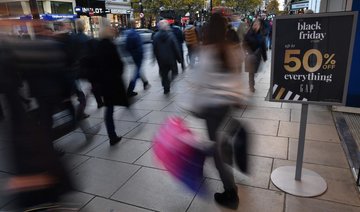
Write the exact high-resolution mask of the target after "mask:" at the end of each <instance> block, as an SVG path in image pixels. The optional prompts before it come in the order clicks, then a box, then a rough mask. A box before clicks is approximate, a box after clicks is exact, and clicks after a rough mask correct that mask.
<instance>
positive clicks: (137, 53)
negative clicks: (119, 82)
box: [126, 20, 150, 97]
mask: <svg viewBox="0 0 360 212" xmlns="http://www.w3.org/2000/svg"><path fill="white" fill-rule="evenodd" d="M130 25H131V29H129V30H128V31H127V32H126V50H127V51H128V52H129V53H130V55H131V57H132V59H133V61H134V64H135V70H134V75H133V77H132V79H131V81H130V84H129V87H128V90H127V94H128V96H129V97H132V96H136V95H137V92H134V89H135V86H136V81H137V80H138V79H139V78H141V80H142V82H143V86H144V90H147V89H149V88H150V84H149V81H148V80H147V79H146V77H145V75H144V73H143V72H142V71H141V65H142V62H143V59H144V50H143V42H142V40H141V37H140V35H139V33H138V32H137V31H136V30H135V27H136V24H135V20H131V21H130Z"/></svg>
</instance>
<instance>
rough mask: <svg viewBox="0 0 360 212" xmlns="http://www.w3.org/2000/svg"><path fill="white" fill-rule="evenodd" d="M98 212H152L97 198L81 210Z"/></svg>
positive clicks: (83, 211)
mask: <svg viewBox="0 0 360 212" xmlns="http://www.w3.org/2000/svg"><path fill="white" fill-rule="evenodd" d="M96 211H106V212H107V211H109V212H110V211H111V212H112V211H113V212H115V211H119V212H120V211H121V212H147V211H152V210H147V209H144V208H139V207H135V206H132V205H127V204H124V203H121V202H118V201H114V200H108V199H104V198H101V197H95V198H94V199H93V200H91V202H90V203H89V204H87V205H86V207H84V208H83V209H81V210H80V212H96Z"/></svg>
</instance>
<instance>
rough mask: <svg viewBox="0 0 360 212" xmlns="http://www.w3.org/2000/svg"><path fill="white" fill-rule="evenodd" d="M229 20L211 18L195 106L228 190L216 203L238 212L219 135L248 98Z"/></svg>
mask: <svg viewBox="0 0 360 212" xmlns="http://www.w3.org/2000/svg"><path fill="white" fill-rule="evenodd" d="M226 32H227V20H226V19H225V18H224V17H222V16H221V14H218V13H215V14H213V15H212V16H211V18H210V21H209V23H208V26H207V29H206V36H205V40H204V46H202V48H201V51H200V62H199V66H198V69H197V72H195V73H194V77H193V80H194V85H195V86H196V87H197V89H196V91H195V92H194V96H193V98H192V99H193V100H192V104H193V106H192V107H193V109H194V110H195V115H196V116H197V117H199V118H203V119H205V122H206V126H207V131H208V135H209V138H210V140H211V141H213V142H215V144H214V155H213V157H214V161H215V166H216V168H217V170H218V172H219V175H220V179H221V181H222V183H223V186H224V192H222V193H215V194H214V199H215V201H216V202H217V203H218V204H220V205H222V206H224V207H227V208H231V209H236V208H237V207H238V204H239V197H238V194H237V186H236V184H235V181H234V176H233V173H232V169H231V168H230V167H228V166H227V165H226V164H225V158H224V156H223V155H222V148H221V147H222V146H223V144H222V143H223V139H220V137H219V135H218V131H219V128H220V126H221V125H222V123H223V122H224V120H225V119H226V117H227V115H228V114H229V112H230V109H231V107H233V106H236V105H239V104H241V103H242V100H243V98H244V94H243V89H242V87H241V78H240V77H241V75H240V74H239V73H238V72H237V66H238V64H237V63H238V62H239V58H238V57H239V54H237V53H236V51H234V48H233V47H234V46H233V43H231V42H228V41H227V40H226Z"/></svg>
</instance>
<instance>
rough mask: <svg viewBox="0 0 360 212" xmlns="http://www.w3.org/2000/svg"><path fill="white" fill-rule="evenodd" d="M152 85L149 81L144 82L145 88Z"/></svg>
mask: <svg viewBox="0 0 360 212" xmlns="http://www.w3.org/2000/svg"><path fill="white" fill-rule="evenodd" d="M150 87H151V85H150V84H149V82H148V81H146V82H144V90H148V89H149V88H150Z"/></svg>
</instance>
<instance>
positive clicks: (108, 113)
mask: <svg viewBox="0 0 360 212" xmlns="http://www.w3.org/2000/svg"><path fill="white" fill-rule="evenodd" d="M113 114H114V105H109V106H106V108H105V126H106V130H107V133H108V136H109V138H110V139H111V138H114V137H116V136H117V135H116V131H115V124H114V117H113Z"/></svg>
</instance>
